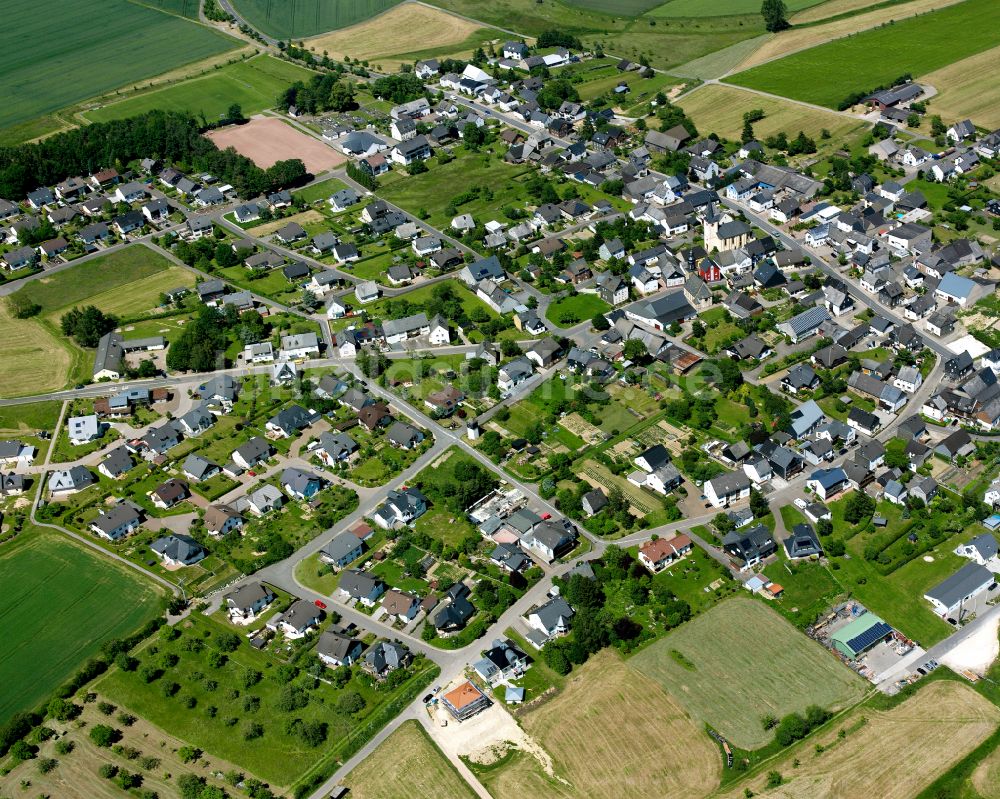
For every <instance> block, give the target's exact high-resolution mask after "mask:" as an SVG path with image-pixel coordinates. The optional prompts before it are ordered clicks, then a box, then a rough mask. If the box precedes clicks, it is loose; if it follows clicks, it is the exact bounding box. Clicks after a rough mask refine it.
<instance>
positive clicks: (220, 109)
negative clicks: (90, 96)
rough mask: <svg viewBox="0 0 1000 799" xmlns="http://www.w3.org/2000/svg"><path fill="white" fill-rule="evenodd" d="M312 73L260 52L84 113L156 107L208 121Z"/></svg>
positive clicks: (258, 102) (256, 107) (269, 100)
mask: <svg viewBox="0 0 1000 799" xmlns="http://www.w3.org/2000/svg"><path fill="white" fill-rule="evenodd" d="M314 74H315V73H314V72H313V71H312V70H309V69H306V68H305V67H300V66H298V65H296V64H292V63H289V62H288V61H281V60H279V59H277V58H274V57H272V56H269V55H259V56H256V57H254V58H251V59H248V60H247V61H238V62H236V63H235V64H227V65H226V66H224V67H222V68H221V69H216V70H213V71H211V72H209V73H208V74H206V75H200V76H198V77H193V78H190V79H188V80H182V81H180V82H179V83H175V84H173V85H170V86H165V87H163V88H161V89H155V90H153V91H149V92H145V93H142V94H137V95H135V96H133V97H130V98H128V99H126V100H122V101H120V102H116V103H111V104H109V105H105V106H102V107H100V108H95V109H93V110H91V111H87V112H86V113H85V114H84V116H86V118H87V119H89V120H90V121H91V122H107V121H108V120H111V119H124V118H125V117H130V116H136V115H137V114H143V113H145V112H147V111H152V110H153V109H159V110H162V111H188V112H190V113H192V114H196V115H199V116H200V115H202V114H204V116H205V118H206V119H207V120H208V121H209V122H211V121H212V120H216V119H218V118H219V117H221V116H223V115H224V114H225V112H226V111H227V110H228V108H229V106H230V105H232V104H233V103H239V105H240V107H241V108H242V109H243V113H244V114H246V115H247V116H250V115H251V114H256V113H259V112H260V111H263V110H264V109H265V108H270V107H271V106H273V105H274V103H275V100H276V98H277V97H278V94H279V93H281V92H282V91H283V90H284V89H286V88H287V87H288V86H291V85H292V84H293V83H295V81H299V80H300V81H303V82H307V81H308V80H309V79H310V78H311V77H312V76H313V75H314Z"/></svg>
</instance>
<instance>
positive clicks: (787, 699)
mask: <svg viewBox="0 0 1000 799" xmlns="http://www.w3.org/2000/svg"><path fill="white" fill-rule="evenodd" d="M674 653H679V655H680V657H678V656H677V655H675V654H674ZM777 653H780V667H776V665H775V662H774V661H773V659H772V657H770V656H769V654H772V655H775V656H777ZM630 662H631V664H632V665H633V666H634V667H635V668H636V669H638V670H639V671H641V672H642V673H644V674H646V675H648V676H649V677H651V678H652V679H654V680H655V681H656V682H658V683H659V684H660V685H662V686H664V687H665V688H669V689H670V690H671V691H672V692H673V693H674V695H676V696H677V699H678V701H679V702H680V703H681V704H682V705H684V707H685V708H686V709H687V711H688V712H689V713H690V714H691V715H692V716H694V717H695V718H696V719H698V720H700V721H703V722H705V723H706V724H710V725H711V726H712V727H714V728H715V729H716V730H718V731H719V732H720V733H721V734H722V735H724V736H726V738H728V739H729V740H730V741H732V742H733V743H734V744H736V746H739V747H741V748H743V749H756V748H758V747H760V746H763V745H764V744H766V743H767V742H768V741H770V740H771V738H772V737H773V734H772V733H771V732H768V731H765V730H764V729H763V727H762V725H761V723H760V720H761V717H762V716H764V715H765V714H767V713H772V714H774V715H775V716H777V717H778V718H780V717H782V716H784V715H787V714H788V713H792V712H802V711H803V710H805V708H806V707H807V706H808V705H820V706H821V707H824V708H826V709H827V710H837V709H842V708H844V707H847V706H848V705H850V704H852V703H854V702H856V701H858V700H859V699H860V698H861V696H862V694H863V693H864V682H863V681H862V679H861V678H860V677H858V676H857V675H855V674H854V673H853V672H851V671H850V670H849V669H847V668H846V667H844V666H843V665H842V664H841V663H840V662H839V661H837V660H836V659H835V658H834V657H833V656H832V655H830V654H829V653H828V652H826V651H825V650H824V649H823V648H822V647H821V646H820V645H819V644H817V643H816V642H814V641H810V640H809V639H808V638H806V637H805V636H804V635H802V633H800V632H799V631H798V630H796V629H795V628H794V627H792V625H791V624H789V623H788V622H787V621H785V620H784V619H783V618H782V617H781V616H779V615H778V614H777V613H776V612H774V611H772V610H771V609H770V608H768V607H767V606H765V605H764V604H763V603H761V602H756V601H754V600H751V599H745V598H735V599H730V600H728V601H726V602H723V603H722V604H720V605H717V606H716V607H714V608H712V610H710V611H708V612H707V613H705V614H703V615H701V616H698V617H696V618H694V619H692V620H691V621H690V622H688V623H687V624H684V625H683V626H681V627H679V628H677V629H676V630H674V631H673V632H671V633H669V634H668V635H667V636H666V637H665V638H662V639H661V640H660V641H657V642H656V643H655V644H653V645H652V646H650V647H648V648H646V649H643V650H642V651H641V652H639V654H637V655H636V656H635V657H633V658H632V660H631V661H630ZM682 663H683V665H682Z"/></svg>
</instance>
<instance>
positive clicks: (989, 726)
mask: <svg viewBox="0 0 1000 799" xmlns="http://www.w3.org/2000/svg"><path fill="white" fill-rule="evenodd" d="M998 721H1000V712H998V711H997V708H996V707H995V706H994V705H992V704H990V702H989V700H987V699H985V698H984V697H982V696H980V695H979V694H977V693H976V692H975V691H974V690H973V689H972V688H971V687H969V686H968V685H966V684H965V683H961V682H957V681H954V680H938V681H935V682H930V683H927V684H921V687H920V689H919V690H918V691H917V692H916V693H915V694H914V695H913V696H910V697H909V698H907V699H906V700H905V701H903V702H902V703H901V704H898V705H896V706H895V707H893V708H892V709H891V710H888V711H886V710H879V709H877V708H876V707H865V706H862V707H859V708H857V709H855V710H854V711H852V712H851V713H850V715H848V716H846V717H845V718H843V719H840V720H838V721H837V723H836V724H833V725H830V727H828V728H826V729H824V730H823V731H822V732H821V733H820V734H819V735H818V736H815V737H811V738H809V739H808V740H807V741H805V742H803V744H802V745H801V746H797V747H794V748H792V749H790V750H789V751H788V752H787V753H785V754H783V755H782V756H781V757H780V758H778V759H776V760H775V761H773V762H771V763H769V764H768V770H769V771H774V772H777V773H779V774H781V775H782V776H783V777H784V778H785V784H784V785H782V786H781V787H780V788H775V789H773V790H769V789H766V788H765V787H764V782H765V779H766V777H765V776H764V774H762V773H760V772H758V773H757V774H756V775H754V776H753V777H751V778H750V779H747V780H744V781H742V782H740V783H739V784H738V785H735V786H734V787H733V788H732V789H731V790H730V791H729V792H727V793H726V794H724V795H723V796H724V797H725V799H737V797H744V796H753V795H756V794H758V793H760V794H761V795H764V796H768V797H777V798H778V799H816V797H848V796H850V797H858V796H877V797H880V799H911V797H914V796H924V795H925V794H924V793H922V791H923V789H924V788H926V787H927V786H928V785H930V784H931V783H932V782H933V781H934V780H935V779H936V778H937V777H938V776H940V775H942V774H944V773H945V771H947V769H948V768H949V767H950V766H952V765H953V764H955V763H957V762H958V761H960V760H961V759H962V758H963V757H965V755H967V754H968V753H969V752H971V751H972V750H973V749H975V748H976V746H978V745H979V744H980V743H982V742H983V741H985V740H986V738H987V737H989V735H990V734H991V733H992V732H993V731H994V730H995V729H996V727H997V723H998ZM866 764H867V765H866ZM933 795H934V796H942V797H943V796H959V795H961V796H978V794H975V793H964V792H963V793H955V792H952V791H950V790H948V789H947V788H946V789H943V790H942V791H941V792H938V791H935V792H934V793H933Z"/></svg>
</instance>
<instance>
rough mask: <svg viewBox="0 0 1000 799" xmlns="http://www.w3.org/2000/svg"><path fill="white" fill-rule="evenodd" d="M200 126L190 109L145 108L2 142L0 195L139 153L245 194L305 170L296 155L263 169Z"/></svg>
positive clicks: (13, 195)
mask: <svg viewBox="0 0 1000 799" xmlns="http://www.w3.org/2000/svg"><path fill="white" fill-rule="evenodd" d="M202 130H203V127H202V126H201V125H200V124H199V122H198V121H197V120H196V119H195V117H193V116H192V115H191V114H183V113H179V112H176V111H149V112H147V113H145V114H140V115H138V116H134V117H128V118H127V119H117V120H112V121H110V122H100V123H97V124H94V125H86V126H84V127H81V128H75V129H74V130H68V131H66V132H64V133H59V134H56V135H55V136H52V137H50V138H48V139H45V140H44V141H41V142H38V143H36V144H19V145H15V146H11V147H0V197H5V198H7V199H10V200H19V199H21V198H22V197H24V196H25V195H26V194H27V193H28V192H29V191H33V190H34V189H36V188H38V187H39V186H51V185H53V184H55V183H59V182H60V181H62V180H65V179H66V178H68V177H73V176H75V175H89V174H91V173H93V172H96V171H98V170H100V169H104V168H107V167H111V166H117V167H118V168H123V167H124V166H125V165H127V164H128V163H129V162H131V161H135V160H136V159H139V158H156V159H159V160H162V161H165V162H169V163H173V164H177V165H179V166H184V167H185V168H187V169H190V170H194V171H198V172H210V173H212V174H213V175H215V176H216V177H217V178H219V179H220V180H222V181H223V182H226V183H229V184H231V185H232V186H233V187H235V189H236V191H237V192H238V193H239V194H240V196H243V197H255V196H257V195H259V194H263V193H268V192H272V191H277V190H279V189H283V188H287V187H289V186H293V185H295V184H297V183H298V182H300V181H301V180H302V179H303V178H304V177H305V175H306V170H305V166H304V165H303V163H302V161H301V160H299V159H298V158H293V159H288V160H286V161H278V162H277V163H276V164H274V166H271V167H269V168H268V169H261V168H260V167H259V166H257V165H256V164H255V163H254V162H253V161H251V160H250V159H249V158H247V157H246V156H243V155H240V154H239V153H237V152H236V151H235V150H234V149H232V148H231V147H230V148H228V149H226V150H220V149H219V148H218V147H216V146H215V144H214V143H213V142H212V141H211V140H210V139H207V138H206V137H204V136H202V135H201V133H202Z"/></svg>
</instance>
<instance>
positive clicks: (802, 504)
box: [793, 497, 806, 510]
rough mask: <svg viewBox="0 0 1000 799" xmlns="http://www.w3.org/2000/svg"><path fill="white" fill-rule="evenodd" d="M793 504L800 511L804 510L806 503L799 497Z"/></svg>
mask: <svg viewBox="0 0 1000 799" xmlns="http://www.w3.org/2000/svg"><path fill="white" fill-rule="evenodd" d="M793 504H794V505H795V507H797V508H799V509H800V510H805V509H806V501H805V500H804V499H802V497H799V498H798V499H796V500H795V502H794V503H793Z"/></svg>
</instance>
